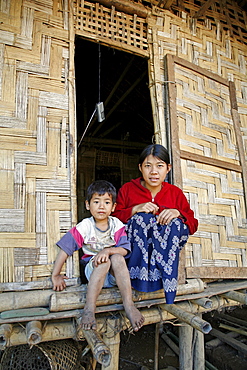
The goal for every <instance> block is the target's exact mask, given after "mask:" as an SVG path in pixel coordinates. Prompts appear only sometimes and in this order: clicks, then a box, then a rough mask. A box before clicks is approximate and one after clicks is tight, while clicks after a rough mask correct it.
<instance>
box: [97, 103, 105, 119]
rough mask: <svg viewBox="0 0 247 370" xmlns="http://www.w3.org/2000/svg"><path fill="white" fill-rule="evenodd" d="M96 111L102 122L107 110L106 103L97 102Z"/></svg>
mask: <svg viewBox="0 0 247 370" xmlns="http://www.w3.org/2000/svg"><path fill="white" fill-rule="evenodd" d="M96 111H97V117H98V122H102V121H104V119H105V111H104V104H103V103H102V102H100V103H98V104H96Z"/></svg>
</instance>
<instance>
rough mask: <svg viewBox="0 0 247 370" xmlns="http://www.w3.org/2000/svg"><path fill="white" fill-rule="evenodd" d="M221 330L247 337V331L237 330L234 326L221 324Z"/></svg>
mask: <svg viewBox="0 0 247 370" xmlns="http://www.w3.org/2000/svg"><path fill="white" fill-rule="evenodd" d="M219 328H222V329H226V330H231V331H234V332H236V333H238V334H241V335H245V336H247V331H246V330H244V329H241V328H235V327H234V326H230V325H226V324H220V325H219Z"/></svg>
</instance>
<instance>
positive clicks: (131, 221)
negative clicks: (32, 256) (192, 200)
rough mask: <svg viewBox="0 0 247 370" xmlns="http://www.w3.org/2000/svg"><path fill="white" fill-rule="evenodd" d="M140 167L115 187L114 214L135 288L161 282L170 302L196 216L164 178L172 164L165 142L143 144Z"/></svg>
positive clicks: (153, 286) (149, 287)
mask: <svg viewBox="0 0 247 370" xmlns="http://www.w3.org/2000/svg"><path fill="white" fill-rule="evenodd" d="M139 169H140V171H141V174H142V177H139V178H137V179H135V180H131V181H130V182H128V183H126V184H124V185H123V186H122V187H121V189H120V190H119V193H118V196H117V206H116V208H115V212H114V216H116V217H118V218H119V219H120V220H121V221H122V222H124V223H127V226H126V228H127V234H128V238H129V240H130V242H131V245H132V254H131V256H130V258H129V260H128V268H129V272H130V278H131V283H132V286H133V288H135V289H136V290H138V291H141V292H153V291H155V290H159V289H162V287H163V288H164V292H165V297H166V303H169V304H170V303H173V302H174V299H175V296H176V291H177V275H178V262H179V251H180V250H181V249H182V248H183V246H184V245H185V243H186V242H187V240H188V236H189V234H194V233H195V232H196V230H197V226H198V221H197V219H196V218H195V217H194V212H193V211H192V210H191V208H190V205H189V203H188V201H187V199H186V197H185V195H184V193H183V192H182V190H181V189H179V188H178V187H177V186H175V185H171V184H169V183H168V182H164V180H165V178H166V176H167V174H168V172H169V171H170V170H171V164H170V159H169V153H168V151H167V150H166V148H164V147H163V146H162V145H159V144H153V145H149V146H147V147H146V148H145V149H144V150H143V152H142V153H141V155H140V159H139Z"/></svg>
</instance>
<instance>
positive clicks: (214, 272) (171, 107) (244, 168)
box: [165, 54, 247, 283]
mask: <svg viewBox="0 0 247 370" xmlns="http://www.w3.org/2000/svg"><path fill="white" fill-rule="evenodd" d="M176 64H177V65H180V66H182V67H184V68H187V69H189V70H192V71H194V72H196V73H197V74H201V75H203V76H205V77H207V78H209V79H211V80H213V81H216V82H218V83H220V84H223V85H224V86H226V87H228V88H229V97H230V104H231V115H232V120H233V126H234V131H235V135H236V143H237V147H238V152H239V162H240V165H237V164H232V163H229V162H227V161H222V160H219V159H214V158H210V157H206V156H203V155H198V154H194V153H190V152H187V151H184V150H180V145H179V127H178V120H177V104H176V95H177V94H176V80H175V65H176ZM165 67H166V83H167V95H168V104H167V109H168V117H169V120H168V121H169V131H170V150H171V153H172V166H173V173H172V178H173V184H174V185H176V186H178V187H180V188H181V189H182V188H183V180H182V171H181V159H186V160H192V161H195V162H200V163H204V164H208V165H213V166H217V167H220V168H224V169H227V170H233V171H236V172H239V173H241V174H242V181H243V189H244V198H245V207H246V209H247V164H246V161H245V153H244V145H243V140H242V135H241V129H240V116H239V113H238V106H237V97H236V89H235V84H234V82H232V81H228V80H226V79H225V78H223V77H221V76H219V75H217V74H215V73H213V72H210V71H208V70H206V69H204V68H202V67H199V66H197V65H195V64H193V63H191V62H188V61H186V60H184V59H182V58H180V57H177V56H174V55H171V54H167V55H166V57H165ZM186 277H187V278H230V277H231V278H233V277H235V278H237V277H238V278H247V267H220V268H218V267H217V268H215V267H187V268H186V266H185V249H183V250H182V251H181V253H180V262H179V283H184V282H185V279H186Z"/></svg>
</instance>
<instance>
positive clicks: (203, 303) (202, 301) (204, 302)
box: [190, 298, 212, 308]
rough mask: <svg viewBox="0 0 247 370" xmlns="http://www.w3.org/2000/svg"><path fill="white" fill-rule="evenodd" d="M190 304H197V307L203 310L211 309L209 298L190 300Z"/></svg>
mask: <svg viewBox="0 0 247 370" xmlns="http://www.w3.org/2000/svg"><path fill="white" fill-rule="evenodd" d="M190 302H191V303H195V304H198V306H201V307H203V308H212V301H211V299H209V298H198V299H191V300H190Z"/></svg>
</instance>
